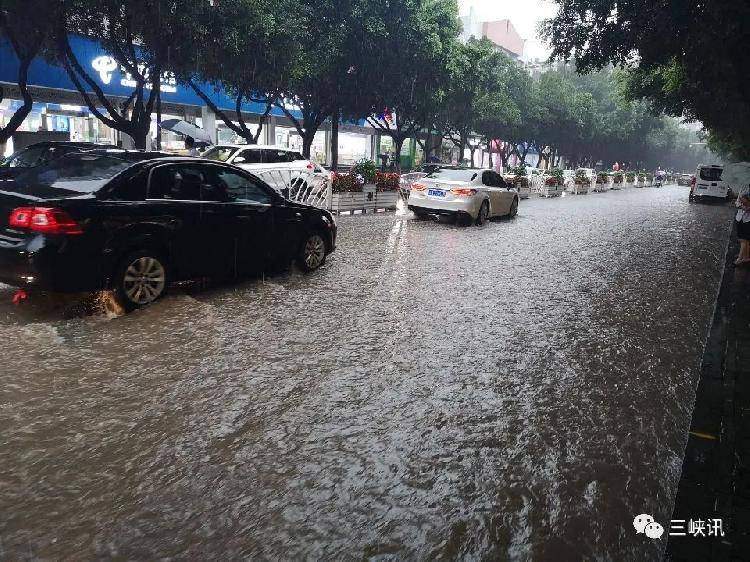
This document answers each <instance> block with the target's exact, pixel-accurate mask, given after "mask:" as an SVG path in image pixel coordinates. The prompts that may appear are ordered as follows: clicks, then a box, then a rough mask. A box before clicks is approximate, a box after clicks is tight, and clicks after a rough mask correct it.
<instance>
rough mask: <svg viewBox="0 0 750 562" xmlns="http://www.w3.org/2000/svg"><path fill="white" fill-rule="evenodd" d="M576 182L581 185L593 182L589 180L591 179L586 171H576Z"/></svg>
mask: <svg viewBox="0 0 750 562" xmlns="http://www.w3.org/2000/svg"><path fill="white" fill-rule="evenodd" d="M575 182H576V183H580V184H587V183H591V180H589V177H588V176H587V175H586V172H585V171H583V170H576V175H575Z"/></svg>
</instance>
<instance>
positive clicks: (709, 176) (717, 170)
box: [688, 164, 731, 201]
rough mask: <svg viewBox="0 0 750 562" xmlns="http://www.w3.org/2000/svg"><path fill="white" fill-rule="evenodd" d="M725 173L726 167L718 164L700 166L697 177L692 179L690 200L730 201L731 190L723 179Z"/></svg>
mask: <svg viewBox="0 0 750 562" xmlns="http://www.w3.org/2000/svg"><path fill="white" fill-rule="evenodd" d="M723 172H724V167H723V166H719V165H717V164H712V165H710V166H706V165H701V166H698V167H697V168H696V170H695V176H693V179H692V185H691V186H690V195H689V196H688V199H689V200H690V201H696V200H703V199H724V200H726V199H729V198H730V197H731V190H730V189H729V186H728V185H727V184H726V183H725V182H723V181H722V179H721V174H722V173H723Z"/></svg>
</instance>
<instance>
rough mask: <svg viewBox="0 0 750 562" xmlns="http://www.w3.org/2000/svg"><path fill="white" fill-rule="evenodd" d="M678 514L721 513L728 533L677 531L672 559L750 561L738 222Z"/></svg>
mask: <svg viewBox="0 0 750 562" xmlns="http://www.w3.org/2000/svg"><path fill="white" fill-rule="evenodd" d="M730 229H731V230H730V236H729V240H728V242H727V248H726V255H725V262H724V270H723V272H722V278H721V283H720V285H719V292H718V294H717V298H716V303H715V306H714V313H713V317H712V321H711V326H710V330H709V334H708V338H707V340H706V345H705V349H704V352H703V358H702V361H701V368H700V372H699V374H698V377H697V379H696V381H695V382H696V396H695V404H694V408H693V414H692V420H691V423H690V431H689V433H688V440H687V445H686V447H685V455H684V460H683V464H682V475H681V478H680V482H679V485H678V490H677V498H676V500H675V507H674V512H673V514H672V519H673V520H685V526H686V527H687V526H688V521H689V520H691V519H692V520H697V519H700V520H703V521H706V520H708V519H713V518H718V519H721V520H722V522H723V531H724V537H717V536H712V537H709V536H700V535H699V536H695V535H692V536H691V535H690V534H688V536H684V537H682V536H679V537H678V536H670V537H669V538H668V543H667V548H666V551H665V556H664V559H665V560H668V561H675V562H676V561H682V560H712V561H724V560H727V561H728V560H745V559H747V558H746V557H747V555H748V553H749V552H750V471H749V470H748V468H749V467H750V270H748V269H746V268H742V269H738V268H735V267H734V264H733V261H734V257H735V256H736V255H737V252H738V249H739V242H738V240H737V237H736V235H735V230H736V228H735V225H734V221H732V224H731V227H730Z"/></svg>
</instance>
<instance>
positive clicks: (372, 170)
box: [349, 158, 378, 183]
mask: <svg viewBox="0 0 750 562" xmlns="http://www.w3.org/2000/svg"><path fill="white" fill-rule="evenodd" d="M349 173H350V174H359V175H360V176H362V177H363V178H364V180H365V183H373V182H375V179H376V176H377V174H378V167H377V165H376V164H375V162H373V161H372V160H368V159H367V158H362V160H358V161H357V163H356V164H354V166H352V169H351V171H350V172H349Z"/></svg>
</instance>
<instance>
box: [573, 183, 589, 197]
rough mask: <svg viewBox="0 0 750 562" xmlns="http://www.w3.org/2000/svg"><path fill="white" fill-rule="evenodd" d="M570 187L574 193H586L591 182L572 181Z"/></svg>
mask: <svg viewBox="0 0 750 562" xmlns="http://www.w3.org/2000/svg"><path fill="white" fill-rule="evenodd" d="M572 188H573V189H572V191H573V193H574V194H575V195H588V192H589V190H590V189H591V184H590V183H576V182H573V185H572Z"/></svg>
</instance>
